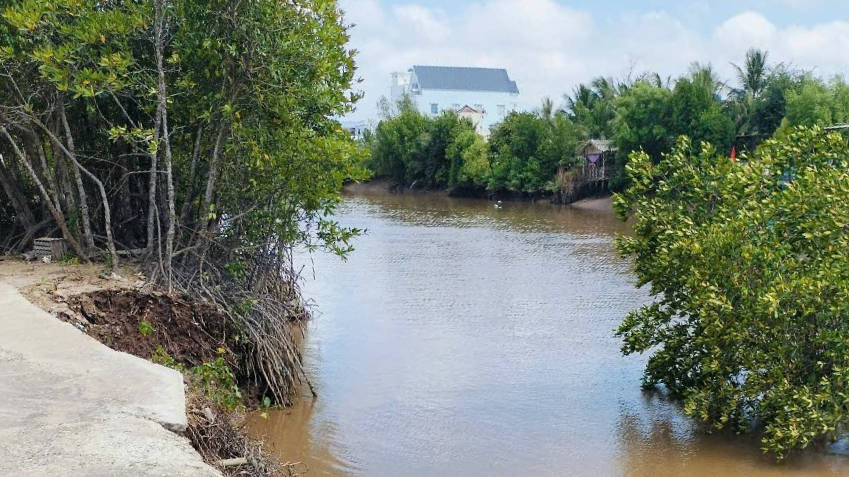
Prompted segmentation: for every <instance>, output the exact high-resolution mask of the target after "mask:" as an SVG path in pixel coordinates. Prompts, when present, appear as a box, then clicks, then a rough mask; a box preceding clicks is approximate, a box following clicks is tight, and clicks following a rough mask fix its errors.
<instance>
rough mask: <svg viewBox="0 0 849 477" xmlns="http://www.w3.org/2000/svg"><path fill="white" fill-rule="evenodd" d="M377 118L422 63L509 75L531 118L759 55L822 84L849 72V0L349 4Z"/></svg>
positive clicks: (370, 110) (349, 0)
mask: <svg viewBox="0 0 849 477" xmlns="http://www.w3.org/2000/svg"><path fill="white" fill-rule="evenodd" d="M341 6H342V8H343V10H345V11H346V12H347V20H348V21H349V22H351V23H354V24H356V26H355V27H354V28H353V29H352V32H351V34H352V40H351V46H352V47H354V48H356V49H358V50H359V51H360V54H359V55H358V58H357V60H358V61H357V63H358V67H359V69H360V70H359V76H360V77H361V78H362V79H363V82H362V84H361V85H360V88H361V89H362V90H363V91H364V92H365V93H366V98H365V99H363V100H362V102H361V103H360V105H359V108H358V111H357V112H356V113H355V114H353V115H352V117H351V119H368V118H371V117H374V115H375V107H374V105H375V104H376V102H377V100H378V99H379V98H380V96H381V95H385V94H387V92H388V75H389V73H390V72H392V71H397V70H405V69H407V68H409V67H410V66H411V65H413V64H433V65H448V66H487V67H503V68H507V70H508V72H509V73H510V75H511V77H512V78H513V79H515V80H516V81H517V82H518V84H519V88H520V90H522V104H523V106H524V107H525V108H527V109H531V108H533V107H534V106H535V105H537V104H539V102H540V101H541V100H542V98H544V97H546V96H549V97H552V98H555V99H559V98H560V97H561V96H562V95H563V93H567V92H569V91H571V90H572V89H573V88H574V87H575V85H576V84H577V83H580V82H585V81H589V80H590V79H592V78H593V77H596V76H600V75H603V76H618V77H622V76H626V75H628V74H637V73H640V72H644V71H657V72H660V73H661V74H663V75H664V76H670V75H671V76H678V75H680V74H682V73H684V72H686V70H687V68H688V65H690V64H691V63H692V62H694V61H699V62H702V63H711V64H713V65H714V66H715V67H716V68H717V69H718V70H719V71H720V73H721V74H723V75H724V76H726V77H727V78H728V79H730V78H731V75H732V68H731V63H732V62H740V61H741V60H742V57H743V55H744V53H745V51H746V50H747V49H748V48H750V47H758V48H763V49H767V50H768V51H769V52H770V54H771V57H772V59H773V60H774V61H775V62H785V63H792V64H793V65H795V66H797V67H799V68H804V69H811V70H814V71H816V72H817V73H819V74H820V75H822V76H831V75H834V74H847V73H849V0H737V1H731V0H718V1H717V0H711V1H707V0H703V1H699V0H678V1H674V0H640V1H626V0H606V1H605V0H596V1H592V0H476V1H463V0H432V1H426V2H425V1H416V0H341Z"/></svg>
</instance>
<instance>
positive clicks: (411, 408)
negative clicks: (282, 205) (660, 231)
mask: <svg viewBox="0 0 849 477" xmlns="http://www.w3.org/2000/svg"><path fill="white" fill-rule="evenodd" d="M337 219H338V220H339V222H340V223H341V224H343V225H345V226H350V227H358V228H362V229H367V230H368V233H367V234H366V235H364V236H363V237H361V238H359V239H357V240H356V243H355V246H356V251H355V252H354V253H353V254H352V255H351V256H350V259H349V260H347V261H342V260H340V259H338V258H337V257H335V256H332V255H329V254H322V253H317V254H313V255H312V256H305V255H301V256H300V260H301V261H302V262H303V264H304V265H305V266H306V268H305V275H307V279H306V280H305V283H304V288H305V294H306V295H307V297H308V298H309V299H311V300H314V301H315V303H316V304H318V305H319V308H318V309H319V313H318V315H317V317H316V319H315V320H314V321H312V322H311V323H310V324H309V326H308V331H307V335H306V340H305V343H304V349H305V351H304V353H305V360H306V363H307V367H308V372H309V375H310V376H311V378H312V380H313V382H314V384H315V385H316V388H317V390H318V393H319V394H320V397H319V398H318V399H317V400H315V401H314V402H313V401H312V400H310V399H306V398H305V399H303V400H302V401H301V403H300V404H299V405H297V406H295V407H293V408H290V409H286V410H282V411H275V412H272V413H270V416H269V417H268V419H263V418H256V419H254V420H253V422H252V432H253V433H254V434H255V435H258V436H265V437H266V440H267V442H268V444H269V445H270V446H272V448H273V449H274V451H275V452H276V453H277V455H278V457H279V458H280V459H282V460H283V461H296V462H301V461H302V462H304V463H306V464H307V465H308V466H309V468H310V472H309V474H308V476H310V477H312V476H365V477H395V476H414V477H415V476H446V475H453V476H470V477H475V476H481V477H483V476H496V475H505V476H506V475H516V476H552V477H553V476H587V477H608V476H610V477H614V476H615V477H619V476H623V477H624V476H628V477H664V476H685V475H686V476H694V477H699V476H716V475H724V476H754V477H757V476H803V475H804V476H833V475H849V458H847V457H845V456H838V455H821V454H815V453H811V452H809V453H805V454H803V455H802V456H797V457H794V458H792V459H789V461H787V462H785V463H783V464H781V465H777V464H775V463H774V462H773V461H772V460H771V459H770V458H768V457H765V456H763V455H762V454H761V453H760V451H759V450H758V445H757V441H756V440H753V439H750V438H736V437H733V436H729V435H726V434H721V435H708V434H706V433H704V432H701V431H700V430H699V429H698V428H697V427H696V426H694V425H693V424H692V423H691V422H690V421H688V420H687V419H686V418H684V417H683V416H682V414H681V411H680V408H679V407H678V406H677V405H676V404H675V403H672V402H669V401H668V400H666V399H664V398H663V397H662V396H658V395H656V394H652V393H644V392H642V391H641V389H640V377H641V373H642V369H643V366H644V364H645V357H639V356H637V357H623V356H622V355H621V353H620V350H619V348H620V342H619V340H618V339H617V338H615V337H614V336H613V333H614V330H615V329H616V327H617V325H618V324H619V322H620V321H621V319H622V318H623V317H624V316H625V314H627V313H628V311H629V310H632V309H634V308H636V307H638V306H639V305H640V304H642V303H645V302H647V300H648V296H647V292H646V291H645V290H638V289H636V288H635V287H634V281H635V279H634V277H633V275H632V274H631V273H630V269H629V263H628V261H627V260H623V259H622V258H620V257H619V256H618V255H617V253H616V251H615V249H614V246H613V238H614V236H616V235H617V234H624V233H628V232H629V227H628V225H627V224H623V223H621V222H618V221H617V220H616V219H615V218H614V216H613V214H612V213H611V212H610V211H609V210H606V209H605V208H604V207H601V208H599V207H596V208H592V209H577V208H558V207H555V206H549V205H541V204H537V205H534V204H520V203H505V204H504V205H503V208H502V209H496V208H495V207H494V206H493V204H492V203H489V202H485V201H473V200H452V199H448V198H445V197H439V196H397V195H372V196H357V197H348V198H347V199H346V201H345V203H344V205H343V207H341V209H340V210H339V212H338V215H337Z"/></svg>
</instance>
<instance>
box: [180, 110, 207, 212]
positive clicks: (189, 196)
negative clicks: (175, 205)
mask: <svg viewBox="0 0 849 477" xmlns="http://www.w3.org/2000/svg"><path fill="white" fill-rule="evenodd" d="M202 138H203V125H200V126H198V133H197V137H195V147H194V149H193V150H192V165H191V169H190V170H189V181H188V189H187V190H186V199H185V200H184V201H183V207H181V209H180V223H181V224H183V226H184V227H185V226H186V224H188V223H189V213H190V212H191V207H192V202H194V201H195V176H196V175H197V164H198V157H200V146H201V139H202Z"/></svg>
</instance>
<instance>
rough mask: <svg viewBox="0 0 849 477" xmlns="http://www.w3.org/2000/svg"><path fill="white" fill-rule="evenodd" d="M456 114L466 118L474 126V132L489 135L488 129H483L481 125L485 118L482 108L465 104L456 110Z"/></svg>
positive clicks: (484, 135)
mask: <svg viewBox="0 0 849 477" xmlns="http://www.w3.org/2000/svg"><path fill="white" fill-rule="evenodd" d="M457 116H460V117H461V118H464V119H468V120H469V121H470V122H471V123H472V126H474V127H475V132H477V133H478V134H480V135H481V136H483V137H489V129H484V127H483V120H484V118H486V114H485V113H484V112H483V110H481V111H478V110H477V109H474V108H472V107H471V106H469V105H468V104H467V105H465V106H463V107H462V108H460V110H459V111H457Z"/></svg>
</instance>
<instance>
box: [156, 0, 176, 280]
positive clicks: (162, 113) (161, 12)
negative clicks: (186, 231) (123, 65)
mask: <svg viewBox="0 0 849 477" xmlns="http://www.w3.org/2000/svg"><path fill="white" fill-rule="evenodd" d="M155 10H156V20H155V21H156V25H155V27H154V37H155V39H154V41H155V43H156V48H155V49H156V71H157V73H158V82H157V87H156V96H157V99H158V101H159V105H158V108H157V109H158V110H159V119H160V121H161V123H162V124H161V138H162V142H163V143H164V146H165V182H166V186H167V189H168V232H166V234H165V273H166V275H167V276H168V290H169V291H171V279H172V276H171V263H172V261H173V259H174V231H175V230H176V228H177V223H176V222H177V211H176V205H175V202H176V199H175V197H174V174H173V167H172V159H173V157H172V154H171V138H170V134H171V132H170V131H169V129H168V96H167V91H166V88H165V68H164V66H163V63H164V59H163V57H164V56H165V53H164V50H165V39H164V38H163V35H164V29H165V0H155Z"/></svg>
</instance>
